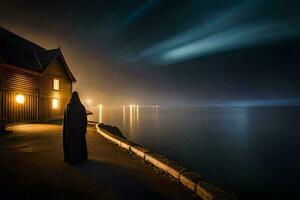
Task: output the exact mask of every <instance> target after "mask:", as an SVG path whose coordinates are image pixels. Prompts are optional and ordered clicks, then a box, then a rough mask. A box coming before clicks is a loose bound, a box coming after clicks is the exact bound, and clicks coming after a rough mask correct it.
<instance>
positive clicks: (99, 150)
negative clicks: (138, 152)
mask: <svg viewBox="0 0 300 200" xmlns="http://www.w3.org/2000/svg"><path fill="white" fill-rule="evenodd" d="M9 130H12V131H14V133H12V134H7V135H0V157H1V162H0V186H1V187H0V193H1V194H0V199H30V200H32V199H72V200H74V199H88V200H92V199H187V200H188V199H197V197H196V196H195V195H193V194H192V193H191V192H190V191H189V190H188V189H186V188H184V187H182V186H181V185H180V184H179V183H177V182H176V181H175V180H174V179H172V178H171V177H169V176H167V175H166V174H164V173H162V172H160V171H158V170H155V168H153V167H152V166H151V165H149V164H148V163H145V162H142V161H141V160H140V159H139V158H137V157H135V156H134V155H132V154H130V153H129V152H126V151H124V150H122V149H120V148H119V147H118V146H116V145H114V144H112V143H110V142H109V141H106V140H105V139H104V138H102V136H101V135H99V134H97V132H96V130H95V128H94V127H93V126H89V127H88V134H87V143H88V152H89V160H88V162H87V163H86V164H81V165H69V164H67V163H65V162H64V161H63V150H62V126H61V125H59V124H27V125H19V126H12V127H9ZM2 197H3V198H2Z"/></svg>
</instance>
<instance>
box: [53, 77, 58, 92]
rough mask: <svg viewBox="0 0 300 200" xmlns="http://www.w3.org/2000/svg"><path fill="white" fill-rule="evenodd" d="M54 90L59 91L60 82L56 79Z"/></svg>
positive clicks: (54, 80)
mask: <svg viewBox="0 0 300 200" xmlns="http://www.w3.org/2000/svg"><path fill="white" fill-rule="evenodd" d="M53 90H59V80H58V79H56V78H54V79H53Z"/></svg>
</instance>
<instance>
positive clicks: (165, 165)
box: [96, 124, 236, 200]
mask: <svg viewBox="0 0 300 200" xmlns="http://www.w3.org/2000/svg"><path fill="white" fill-rule="evenodd" d="M96 129H97V132H98V133H99V134H101V135H102V136H103V137H104V138H106V139H107V140H109V141H111V142H112V143H115V144H117V145H118V146H120V147H121V148H124V149H126V150H128V151H130V152H132V153H134V154H136V155H137V156H138V157H140V158H141V159H142V160H145V161H147V162H149V163H151V164H152V165H154V166H155V167H157V168H159V169H160V170H163V171H164V172H166V173H168V174H169V175H171V176H172V177H174V178H175V179H176V180H178V181H179V182H180V183H181V184H182V185H184V186H185V187H187V188H189V189H190V190H192V191H193V192H194V193H195V194H196V195H198V196H199V197H201V198H202V199H204V200H212V199H222V200H224V199H228V200H229V199H236V197H234V196H233V195H232V194H229V193H227V192H225V191H224V190H223V189H221V188H219V187H217V186H215V185H213V184H212V183H210V182H209V181H207V180H205V179H203V178H201V176H199V175H198V174H197V173H195V172H192V171H189V170H186V169H185V168H184V167H182V166H180V165H178V164H176V163H175V162H174V161H172V160H169V159H167V158H165V157H164V156H162V155H160V154H158V153H154V152H151V151H149V150H147V149H145V148H144V147H142V146H140V145H138V144H135V143H133V142H130V141H129V140H127V139H126V138H125V137H124V136H123V135H122V133H121V132H120V131H119V129H118V128H117V127H112V126H109V125H104V124H96Z"/></svg>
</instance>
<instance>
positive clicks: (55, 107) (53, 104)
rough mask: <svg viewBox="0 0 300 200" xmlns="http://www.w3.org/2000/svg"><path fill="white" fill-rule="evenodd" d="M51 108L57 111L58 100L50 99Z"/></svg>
mask: <svg viewBox="0 0 300 200" xmlns="http://www.w3.org/2000/svg"><path fill="white" fill-rule="evenodd" d="M52 108H53V109H57V108H58V100H57V99H52Z"/></svg>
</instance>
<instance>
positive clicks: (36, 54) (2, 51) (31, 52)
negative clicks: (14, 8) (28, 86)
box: [0, 27, 76, 82]
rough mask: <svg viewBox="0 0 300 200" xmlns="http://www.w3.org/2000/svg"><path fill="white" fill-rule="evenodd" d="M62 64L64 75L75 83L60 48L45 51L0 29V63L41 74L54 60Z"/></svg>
mask: <svg viewBox="0 0 300 200" xmlns="http://www.w3.org/2000/svg"><path fill="white" fill-rule="evenodd" d="M58 57H59V58H60V59H61V61H62V62H63V64H64V67H65V70H66V73H67V74H68V76H69V78H70V79H71V80H72V82H75V81H76V79H75V78H74V76H73V74H72V73H71V71H70V69H69V67H68V65H67V63H66V62H65V60H64V57H63V55H62V52H61V50H60V48H58V49H51V50H47V49H44V48H43V47H40V46H39V45H37V44H34V43H32V42H30V41H28V40H26V39H24V38H22V37H20V36H18V35H16V34H14V33H12V32H10V31H8V30H6V29H4V28H2V27H0V58H1V61H2V62H5V63H8V64H12V65H15V66H18V67H20V68H25V69H30V70H34V71H37V72H40V73H43V71H45V69H46V68H47V67H48V66H49V64H50V63H51V62H52V61H53V60H54V59H56V58H58Z"/></svg>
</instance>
